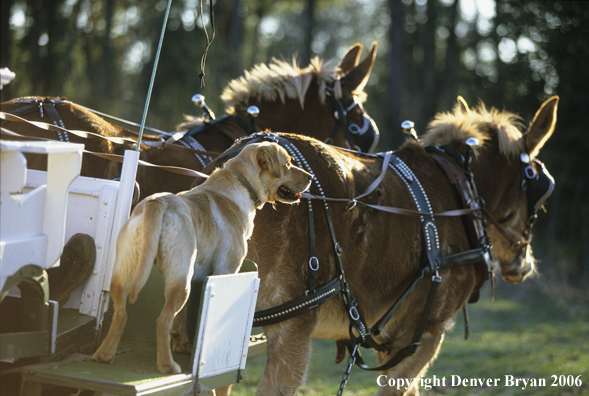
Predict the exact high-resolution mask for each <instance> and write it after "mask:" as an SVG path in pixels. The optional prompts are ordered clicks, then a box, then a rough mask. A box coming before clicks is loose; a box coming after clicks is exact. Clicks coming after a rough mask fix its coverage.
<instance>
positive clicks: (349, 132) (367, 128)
mask: <svg viewBox="0 0 589 396" xmlns="http://www.w3.org/2000/svg"><path fill="white" fill-rule="evenodd" d="M335 83H336V81H332V82H331V83H329V85H328V87H327V89H326V94H327V96H329V98H330V99H331V102H332V104H333V107H334V108H335V111H334V114H333V116H334V118H335V119H336V123H335V125H334V127H333V130H332V131H331V134H330V135H329V137H328V138H327V139H325V143H327V144H333V143H334V140H335V134H336V132H337V130H338V129H339V126H340V125H341V126H342V128H343V130H344V135H345V140H346V145H347V147H348V149H350V150H355V151H359V152H361V153H374V152H375V150H376V147H377V145H378V141H379V138H380V132H379V130H378V127H377V126H376V123H375V122H374V120H373V119H372V118H371V117H370V116H369V115H368V114H366V112H365V111H364V107H363V106H362V104H361V103H360V102H358V101H357V100H356V98H354V102H353V103H352V104H351V105H350V106H349V107H347V108H345V107H344V105H343V103H342V102H341V99H340V98H336V95H335V89H334V85H335ZM356 106H358V108H359V109H360V113H361V114H362V126H359V125H358V124H355V123H352V122H350V120H349V119H348V113H349V112H350V111H351V110H352V109H353V108H354V107H356Z"/></svg>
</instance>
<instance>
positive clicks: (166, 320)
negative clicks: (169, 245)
mask: <svg viewBox="0 0 589 396" xmlns="http://www.w3.org/2000/svg"><path fill="white" fill-rule="evenodd" d="M189 293H190V282H186V281H180V282H176V283H174V284H171V285H170V287H168V285H166V303H165V304H164V308H163V309H162V312H161V314H160V316H159V317H158V318H157V367H158V368H159V370H160V371H161V372H162V373H166V374H178V373H180V371H181V369H180V365H178V363H176V362H175V361H174V358H173V357H172V350H171V349H170V331H171V330H172V323H173V321H174V317H175V316H176V314H177V313H178V312H179V311H180V310H181V309H182V307H183V306H184V304H185V303H186V300H188V295H189Z"/></svg>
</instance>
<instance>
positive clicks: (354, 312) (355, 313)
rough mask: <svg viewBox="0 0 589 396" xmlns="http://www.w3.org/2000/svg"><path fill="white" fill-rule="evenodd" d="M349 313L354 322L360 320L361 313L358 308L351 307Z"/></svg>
mask: <svg viewBox="0 0 589 396" xmlns="http://www.w3.org/2000/svg"><path fill="white" fill-rule="evenodd" d="M348 313H349V314H350V318H352V320H358V319H360V313H359V312H358V309H357V308H356V307H351V308H350V310H349V311H348Z"/></svg>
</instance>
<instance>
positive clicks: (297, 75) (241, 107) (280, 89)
mask: <svg viewBox="0 0 589 396" xmlns="http://www.w3.org/2000/svg"><path fill="white" fill-rule="evenodd" d="M337 73H338V70H337V68H336V66H335V62H331V61H328V62H324V61H323V60H322V59H320V58H318V57H315V58H313V59H312V60H311V64H310V65H309V66H307V67H305V68H300V67H298V66H297V61H296V59H295V58H293V60H292V63H289V62H286V61H283V60H279V59H276V58H274V59H272V61H271V62H270V63H269V64H264V63H262V64H259V65H256V66H254V67H253V68H252V69H251V70H246V71H245V74H244V75H243V76H242V77H239V78H236V79H235V80H232V81H230V82H229V84H227V87H225V89H224V90H223V94H222V95H221V99H222V100H223V101H224V102H225V105H226V107H227V112H228V113H229V114H232V113H233V112H235V111H240V112H241V111H245V110H246V109H247V107H248V101H249V100H250V98H255V99H257V100H265V101H276V100H278V99H280V101H281V102H282V103H283V104H284V103H285V101H286V99H295V100H298V101H299V103H300V105H301V108H304V101H305V95H306V94H307V90H308V89H309V86H310V85H311V82H312V81H313V79H314V78H315V79H317V85H318V86H319V99H320V100H321V103H324V102H325V98H326V95H325V88H326V85H327V82H328V81H332V80H334V78H335V77H336V76H337ZM338 83H339V81H338V80H336V87H335V94H336V97H337V96H341V87H340V86H339V84H338ZM354 94H358V96H362V95H363V93H354ZM360 99H362V98H360Z"/></svg>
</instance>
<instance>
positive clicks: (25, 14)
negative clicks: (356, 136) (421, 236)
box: [0, 0, 589, 283]
mask: <svg viewBox="0 0 589 396" xmlns="http://www.w3.org/2000/svg"><path fill="white" fill-rule="evenodd" d="M200 5H201V1H200V0H177V1H175V2H173V3H172V9H171V14H170V20H169V24H168V27H167V30H166V37H165V40H164V47H163V51H162V57H161V60H160V63H159V68H158V75H157V78H156V84H155V87H154V91H153V98H152V102H151V107H150V113H149V117H148V124H149V125H150V126H152V127H156V128H159V129H163V130H173V129H174V128H175V125H176V124H178V123H180V122H181V121H183V115H184V114H200V111H198V110H197V109H195V108H194V106H193V105H192V104H191V103H190V98H191V97H192V95H193V94H195V93H201V94H203V95H205V96H206V98H207V103H208V104H209V106H211V108H212V109H213V110H214V111H215V112H216V113H217V114H222V113H223V110H222V108H223V105H222V103H221V101H220V99H219V96H220V94H221V91H222V89H223V87H224V86H225V85H226V84H227V82H228V81H229V80H230V79H232V78H235V77H238V76H239V75H241V73H242V71H243V69H244V68H250V67H252V66H253V65H254V64H256V63H261V62H267V61H269V60H270V59H271V58H272V57H278V58H285V59H289V60H290V59H291V57H292V56H293V55H295V54H298V58H299V63H300V65H305V64H306V62H308V59H310V58H311V57H313V56H320V57H323V58H325V59H334V58H339V57H340V56H341V55H342V54H343V53H344V51H345V50H346V49H347V48H348V47H349V46H350V45H352V44H355V43H356V42H360V43H362V44H364V46H365V47H368V46H369V45H370V44H371V43H372V42H373V41H378V43H379V46H378V56H377V62H376V65H375V67H374V70H373V73H372V75H371V78H370V81H369V83H368V86H367V88H366V91H367V93H368V101H367V103H366V105H365V107H366V109H367V111H368V112H369V113H370V114H371V115H372V116H373V118H374V119H375V121H376V122H377V124H378V126H379V128H380V131H381V133H382V138H381V147H380V148H381V149H383V150H384V149H390V148H395V147H398V145H399V144H400V143H402V141H403V140H404V138H405V137H404V136H403V135H402V134H401V133H400V131H399V129H400V128H399V125H400V123H401V122H402V121H403V120H405V119H411V120H413V121H414V122H415V124H416V129H417V131H418V132H419V133H423V132H424V131H425V130H426V127H427V123H428V122H429V120H430V119H431V118H432V117H433V116H434V114H435V113H436V112H438V111H448V110H450V109H451V108H452V107H453V106H454V103H455V100H456V96H457V95H462V96H463V97H465V99H466V100H467V102H468V103H470V104H471V105H474V104H476V103H477V101H478V100H479V99H480V100H482V101H483V102H485V103H486V104H487V105H488V106H494V107H497V108H506V109H508V110H510V111H513V112H515V113H518V114H520V115H521V116H522V117H523V118H524V120H525V121H526V122H529V121H530V120H531V119H532V117H533V115H534V112H535V111H536V110H537V109H538V107H539V105H540V104H541V102H542V101H543V100H545V99H546V98H547V97H549V96H551V95H554V94H557V95H559V96H560V98H561V101H560V105H559V112H558V127H557V130H556V132H555V134H554V136H553V137H552V139H551V140H550V141H549V143H548V145H547V147H546V148H545V149H544V150H543V151H542V153H541V155H540V157H541V159H543V160H544V161H545V162H546V164H547V166H548V169H549V170H550V171H551V173H552V175H553V176H554V177H555V179H556V186H557V187H556V191H555V193H554V196H553V197H552V199H551V200H550V201H549V202H548V206H547V207H548V210H549V212H548V215H543V214H541V216H540V219H539V221H538V224H537V226H536V227H535V230H534V231H535V233H536V241H535V243H534V245H535V246H536V253H537V256H538V257H540V258H542V261H543V263H542V264H541V269H542V270H543V271H545V272H550V271H552V268H558V270H557V271H556V274H557V276H559V277H562V278H566V279H567V280H569V281H571V282H576V283H581V282H584V283H588V282H589V244H587V241H588V240H589V226H588V225H587V224H589V218H588V216H589V213H588V212H589V203H588V201H587V198H586V197H587V196H588V195H589V191H588V190H589V183H588V182H587V181H588V180H589V174H588V170H587V169H588V167H587V161H586V155H585V151H586V149H587V148H588V147H589V134H587V133H586V132H585V128H586V125H587V123H588V117H589V99H588V97H589V95H588V89H587V87H589V73H587V71H586V68H587V64H588V63H589V39H588V38H589V34H588V33H589V3H586V2H579V1H526V2H514V1H508V0H495V1H493V0H487V1H474V2H461V1H458V0H402V1H401V0H391V1H385V0H374V1H366V0H346V1H343V0H321V1H319V0H297V1H285V0H278V1H270V0H226V1H216V2H214V21H215V39H214V41H213V43H212V45H211V46H210V49H209V52H208V56H207V62H206V67H205V78H204V82H205V83H206V85H205V86H204V87H201V81H200V79H199V74H200V72H201V67H200V63H201V58H202V55H203V52H204V49H205V45H206V40H205V35H204V32H203V30H202V22H201V16H202V15H201V12H200ZM203 5H204V20H205V26H206V27H207V29H208V31H209V33H212V26H211V23H210V15H209V10H208V7H207V5H208V3H207V2H206V1H204V2H203ZM165 7H166V1H165V0H144V1H137V0H121V1H115V0H43V1H41V0H6V1H3V2H2V11H3V12H2V23H1V26H0V27H1V33H2V34H1V36H2V41H1V48H0V49H1V57H0V63H1V65H0V66H2V67H6V66H7V67H9V68H11V69H12V70H13V71H15V72H16V75H17V77H16V79H15V81H14V82H12V83H11V84H10V85H8V86H7V87H5V89H4V90H3V91H2V92H1V96H2V100H8V99H11V98H13V97H17V96H26V95H52V96H67V97H68V98H69V99H70V100H73V101H75V102H78V103H80V104H83V105H86V106H89V107H91V108H96V109H97V110H100V111H103V112H106V113H111V114H113V115H116V116H120V117H123V118H127V119H130V120H132V121H136V122H138V121H139V120H140V119H141V114H142V111H143V106H144V101H145V97H146V94H147V87H148V82H149V78H150V74H151V71H152V65H153V58H154V55H155V52H156V45H157V42H158V38H159V33H160V31H161V24H162V21H163V15H164V10H165ZM563 159H564V160H563Z"/></svg>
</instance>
